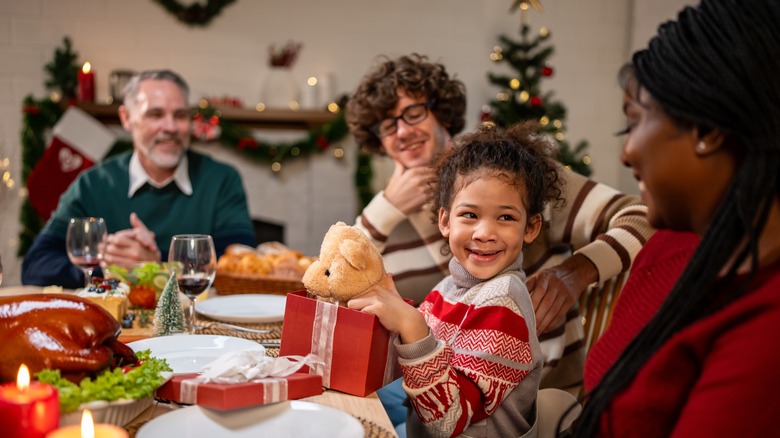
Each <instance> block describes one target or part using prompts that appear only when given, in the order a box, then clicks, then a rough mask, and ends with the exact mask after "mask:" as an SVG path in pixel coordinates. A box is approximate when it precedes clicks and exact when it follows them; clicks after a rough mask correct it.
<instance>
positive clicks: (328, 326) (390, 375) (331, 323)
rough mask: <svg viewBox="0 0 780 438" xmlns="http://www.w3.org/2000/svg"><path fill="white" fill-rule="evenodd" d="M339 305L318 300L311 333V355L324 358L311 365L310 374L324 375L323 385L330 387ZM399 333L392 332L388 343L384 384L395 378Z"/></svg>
mask: <svg viewBox="0 0 780 438" xmlns="http://www.w3.org/2000/svg"><path fill="white" fill-rule="evenodd" d="M338 310H339V305H338V304H333V303H328V302H325V301H321V300H317V307H316V309H315V311H314V325H313V326H312V334H311V350H310V351H311V352H310V353H309V355H315V356H317V357H319V358H322V363H321V364H317V365H315V366H309V374H319V375H321V376H322V386H325V387H326V388H330V374H331V373H330V370H331V367H332V363H333V333H334V332H335V330H336V317H337V316H338ZM397 337H398V334H397V333H391V334H390V341H389V342H388V343H387V356H386V357H387V361H386V363H385V372H384V377H383V384H385V385H387V384H388V383H390V382H392V381H393V380H395V370H396V363H397V361H398V360H397V359H398V352H397V351H396V349H395V343H394V342H393V341H394V340H395V338H397Z"/></svg>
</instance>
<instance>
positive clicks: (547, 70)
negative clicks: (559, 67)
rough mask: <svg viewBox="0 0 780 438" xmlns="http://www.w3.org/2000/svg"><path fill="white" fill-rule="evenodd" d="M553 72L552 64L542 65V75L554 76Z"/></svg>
mask: <svg viewBox="0 0 780 438" xmlns="http://www.w3.org/2000/svg"><path fill="white" fill-rule="evenodd" d="M552 74H553V68H552V67H550V66H547V65H545V66H544V67H542V76H552Z"/></svg>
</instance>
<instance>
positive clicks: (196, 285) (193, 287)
mask: <svg viewBox="0 0 780 438" xmlns="http://www.w3.org/2000/svg"><path fill="white" fill-rule="evenodd" d="M176 281H177V282H178V283H179V290H181V291H182V292H183V293H184V295H187V297H188V298H189V299H191V300H194V299H195V298H197V297H198V295H200V294H201V293H202V292H203V291H204V290H206V289H207V288H208V287H209V284H210V283H211V279H210V278H209V277H205V276H196V275H183V276H181V277H177V278H176Z"/></svg>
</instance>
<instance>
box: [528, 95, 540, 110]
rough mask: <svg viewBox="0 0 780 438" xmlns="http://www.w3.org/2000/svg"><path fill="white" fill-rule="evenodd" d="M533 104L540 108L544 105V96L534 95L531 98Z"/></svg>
mask: <svg viewBox="0 0 780 438" xmlns="http://www.w3.org/2000/svg"><path fill="white" fill-rule="evenodd" d="M531 106H532V107H534V108H538V107H540V106H542V98H541V97H539V96H534V97H532V98H531Z"/></svg>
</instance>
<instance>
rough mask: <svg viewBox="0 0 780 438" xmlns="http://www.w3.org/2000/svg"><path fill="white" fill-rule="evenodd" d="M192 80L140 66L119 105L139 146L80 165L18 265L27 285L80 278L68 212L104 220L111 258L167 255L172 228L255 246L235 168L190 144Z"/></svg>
mask: <svg viewBox="0 0 780 438" xmlns="http://www.w3.org/2000/svg"><path fill="white" fill-rule="evenodd" d="M188 97H189V88H188V86H187V84H186V82H184V80H183V79H182V78H181V77H180V76H179V75H177V74H176V73H174V72H172V71H169V70H154V71H145V72H142V73H140V74H138V75H136V76H135V77H133V79H132V80H131V81H130V82H129V83H128V85H127V88H126V89H125V100H124V103H123V105H122V106H120V107H119V118H120V120H121V121H122V126H123V127H124V128H125V130H127V131H128V132H129V133H130V135H131V136H132V139H133V151H132V152H126V153H123V154H120V155H117V156H115V157H112V158H110V159H108V160H106V161H104V162H102V163H100V164H98V165H96V166H94V167H92V168H90V169H88V170H87V171H85V172H83V173H82V174H81V175H79V177H78V178H77V179H76V180H75V181H74V182H73V184H71V186H70V187H68V190H67V191H66V192H65V193H64V194H63V195H62V197H61V198H60V201H59V205H58V206H57V209H56V210H55V211H54V213H53V214H52V216H51V218H50V219H49V221H48V222H47V223H46V225H45V227H44V228H43V230H42V231H41V233H40V234H39V235H38V236H37V237H36V239H35V241H34V242H33V245H32V247H31V248H30V250H29V251H28V252H27V254H26V256H25V258H24V262H23V263H22V283H24V284H34V285H41V286H46V285H60V286H64V287H70V288H78V287H81V286H83V278H84V277H83V275H84V274H83V273H82V272H81V270H80V269H79V268H78V267H76V266H75V265H73V264H72V263H71V262H70V260H69V259H68V256H67V252H66V250H65V234H66V231H67V226H68V221H69V219H70V218H72V217H84V216H96V217H102V218H104V219H105V220H106V224H107V227H108V231H109V233H110V234H109V235H108V238H107V239H106V243H105V245H104V261H105V263H107V264H121V265H131V264H134V263H137V262H141V261H160V260H162V261H165V260H167V252H168V247H169V245H170V241H171V237H172V236H173V235H175V234H184V233H193V234H195V233H197V234H210V235H211V236H212V237H213V238H214V244H215V246H216V250H217V255H218V256H219V255H221V254H222V253H223V252H224V250H225V247H227V245H229V244H231V243H243V244H246V245H252V246H254V244H255V237H254V232H253V228H252V222H251V220H250V219H249V213H248V209H247V202H246V195H245V193H244V187H243V185H242V182H241V177H240V175H239V174H238V172H237V171H236V170H235V169H234V168H233V167H231V166H228V165H226V164H224V163H219V162H217V161H214V160H213V159H212V158H210V157H208V156H206V155H203V154H199V153H197V152H194V151H192V150H190V149H189V145H190V128H191V123H192V120H191V111H190V107H189V105H188Z"/></svg>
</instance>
